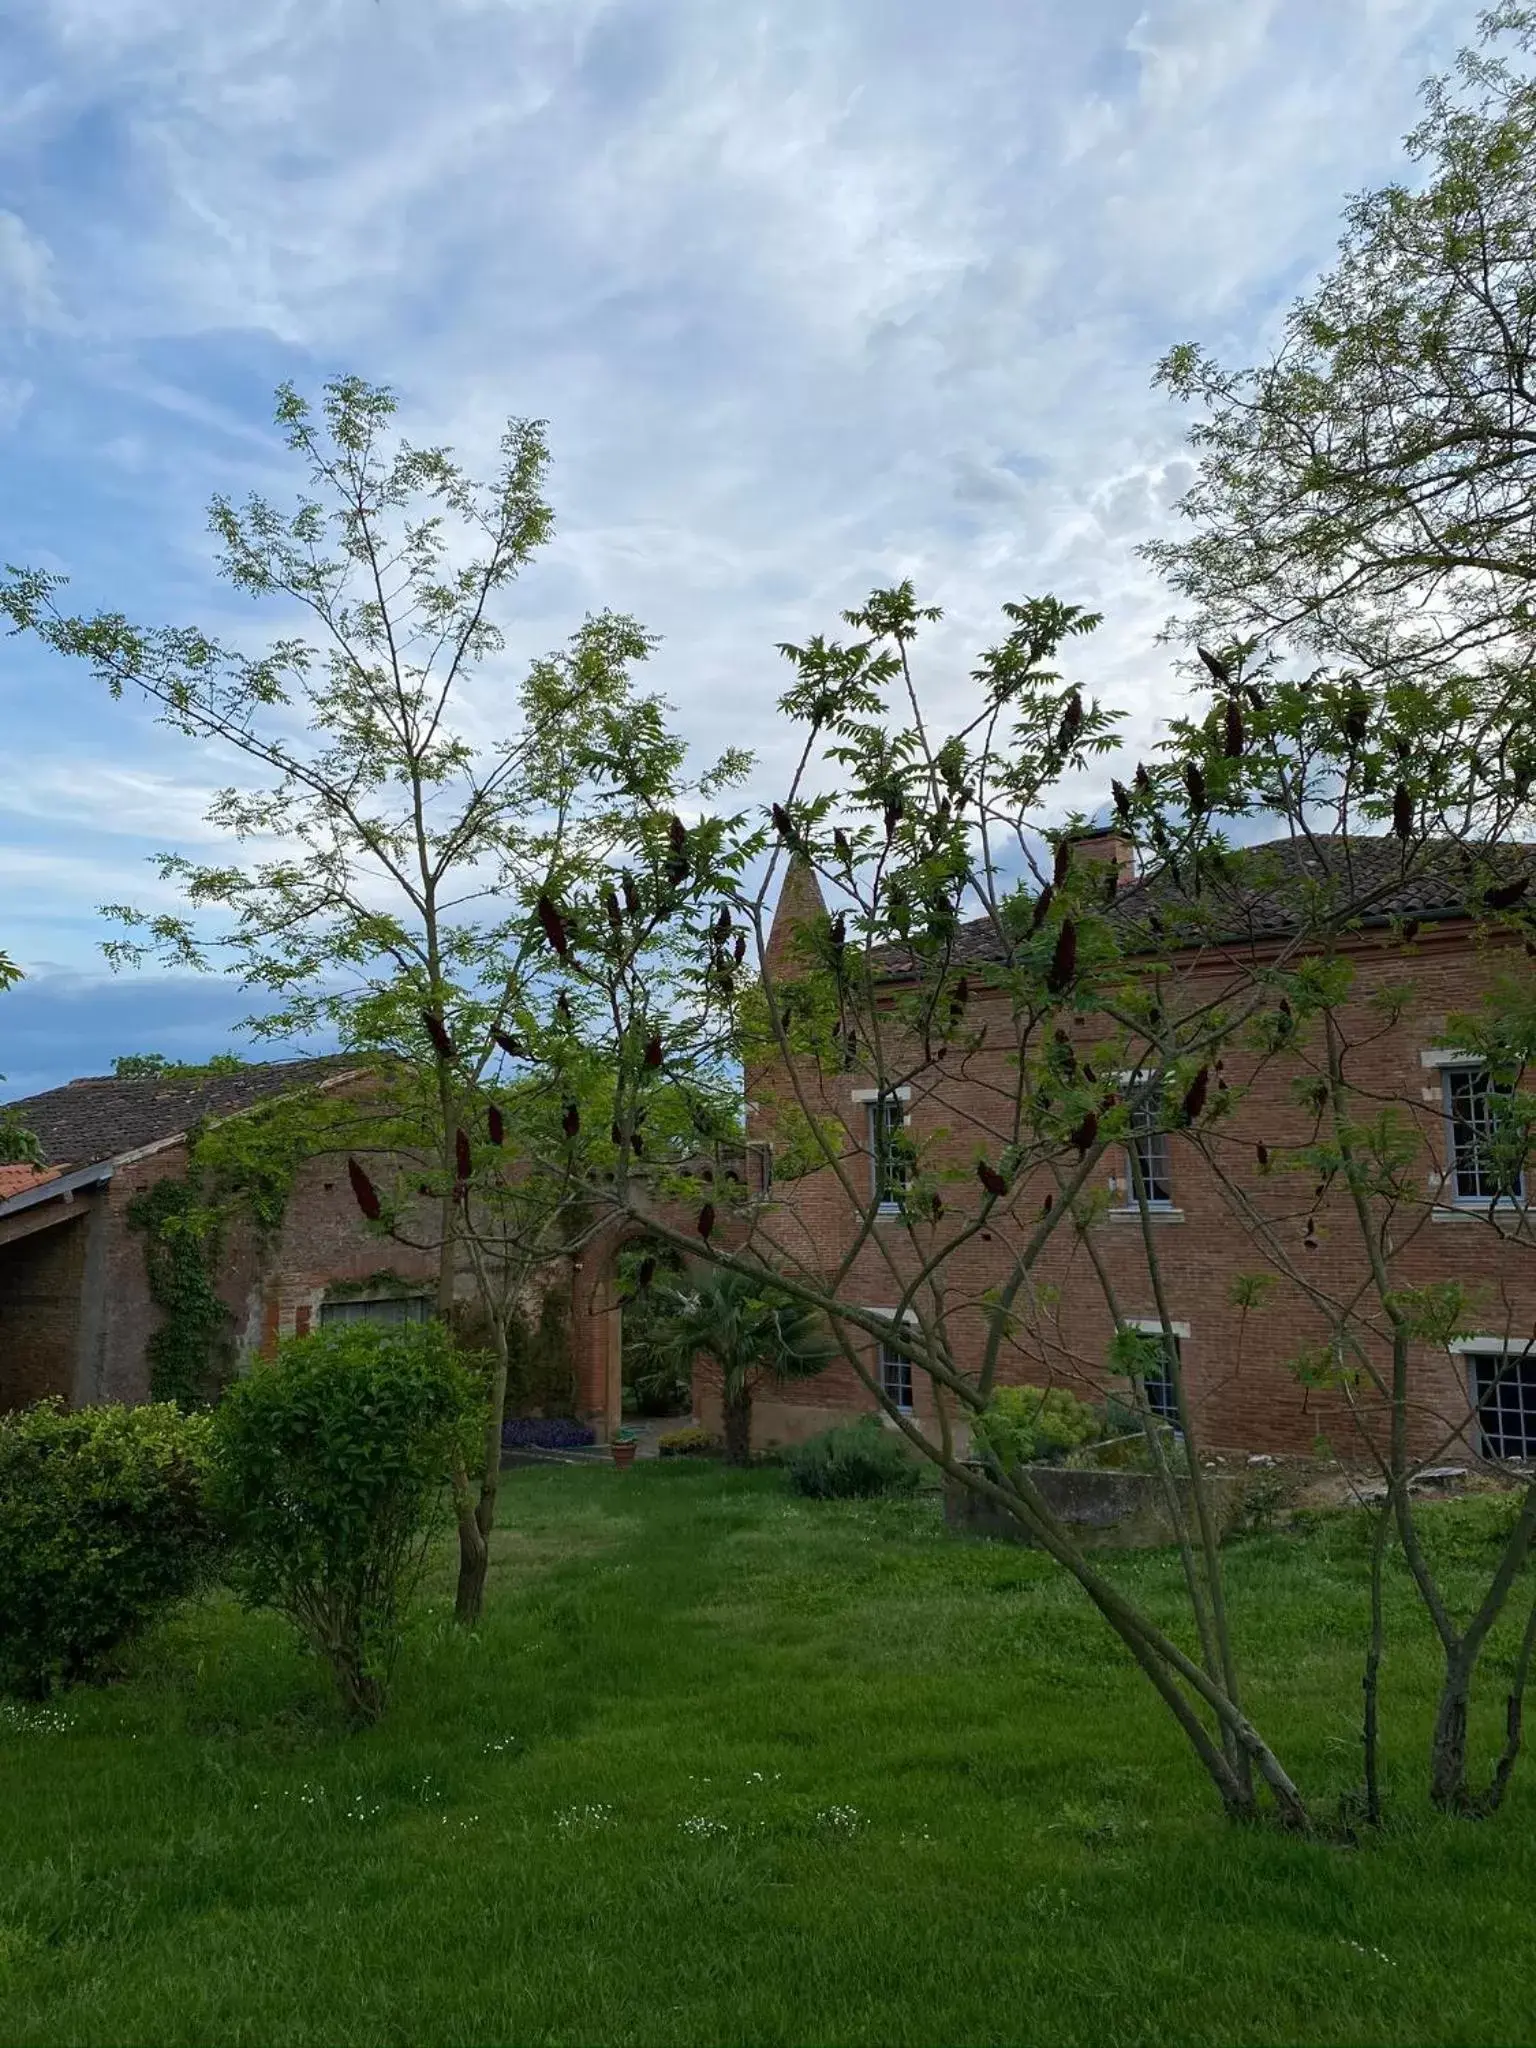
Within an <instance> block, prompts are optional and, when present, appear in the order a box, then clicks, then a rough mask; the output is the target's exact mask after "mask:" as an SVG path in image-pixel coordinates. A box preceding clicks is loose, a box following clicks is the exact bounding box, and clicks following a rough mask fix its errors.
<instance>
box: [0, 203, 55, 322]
mask: <svg viewBox="0 0 1536 2048" xmlns="http://www.w3.org/2000/svg"><path fill="white" fill-rule="evenodd" d="M63 321H64V312H63V308H62V307H61V305H60V304H59V299H58V294H57V293H56V292H55V290H54V285H53V252H52V251H51V250H50V249H49V247H48V244H47V243H46V242H45V241H43V239H42V237H41V236H39V235H36V234H34V233H33V231H32V230H31V229H30V228H29V227H28V226H27V224H26V222H25V221H24V220H22V219H21V217H20V215H18V214H14V213H9V212H6V211H4V210H3V209H0V324H3V325H6V326H13V327H58V326H61V325H63Z"/></svg>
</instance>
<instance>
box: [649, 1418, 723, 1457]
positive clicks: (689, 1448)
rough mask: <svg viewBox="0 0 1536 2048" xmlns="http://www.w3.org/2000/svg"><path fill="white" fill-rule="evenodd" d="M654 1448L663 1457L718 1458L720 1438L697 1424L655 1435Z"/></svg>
mask: <svg viewBox="0 0 1536 2048" xmlns="http://www.w3.org/2000/svg"><path fill="white" fill-rule="evenodd" d="M656 1449H657V1450H658V1452H659V1453H660V1454H661V1456H662V1457H664V1458H718V1457H719V1455H720V1439H719V1437H717V1436H715V1435H714V1434H713V1433H712V1432H711V1431H710V1430H707V1429H700V1428H698V1427H697V1426H694V1427H693V1428H690V1429H669V1430H668V1431H667V1433H666V1435H665V1436H659V1437H657V1439H656Z"/></svg>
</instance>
